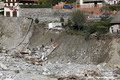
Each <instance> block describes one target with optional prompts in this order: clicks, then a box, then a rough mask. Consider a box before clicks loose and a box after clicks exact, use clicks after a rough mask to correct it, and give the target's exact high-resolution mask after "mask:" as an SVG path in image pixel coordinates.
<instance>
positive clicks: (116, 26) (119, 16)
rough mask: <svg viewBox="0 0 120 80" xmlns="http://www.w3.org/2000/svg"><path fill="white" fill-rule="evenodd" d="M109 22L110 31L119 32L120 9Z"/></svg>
mask: <svg viewBox="0 0 120 80" xmlns="http://www.w3.org/2000/svg"><path fill="white" fill-rule="evenodd" d="M110 24H111V26H110V28H109V32H110V33H120V11H119V12H118V13H117V14H116V15H115V16H114V17H113V19H112V21H111V22H110Z"/></svg>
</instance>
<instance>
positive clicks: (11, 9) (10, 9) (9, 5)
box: [4, 0, 19, 17]
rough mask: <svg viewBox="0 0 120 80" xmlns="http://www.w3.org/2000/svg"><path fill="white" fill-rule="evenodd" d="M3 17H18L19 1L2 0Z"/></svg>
mask: <svg viewBox="0 0 120 80" xmlns="http://www.w3.org/2000/svg"><path fill="white" fill-rule="evenodd" d="M4 16H6V17H19V1H18V0H4Z"/></svg>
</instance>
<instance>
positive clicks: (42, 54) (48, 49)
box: [14, 44, 57, 66]
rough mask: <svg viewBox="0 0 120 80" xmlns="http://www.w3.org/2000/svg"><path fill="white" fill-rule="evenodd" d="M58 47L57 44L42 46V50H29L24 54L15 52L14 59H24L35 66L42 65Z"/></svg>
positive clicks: (23, 52)
mask: <svg viewBox="0 0 120 80" xmlns="http://www.w3.org/2000/svg"><path fill="white" fill-rule="evenodd" d="M56 47H57V44H53V45H51V46H43V45H42V46H41V47H40V48H39V47H37V48H33V49H30V48H27V49H26V50H25V51H22V52H20V51H19V52H15V54H14V58H24V59H25V60H26V61H27V62H28V63H32V64H34V65H41V66H42V62H43V61H46V60H47V56H48V55H50V54H51V53H52V51H53V50H54V49H55V48H56Z"/></svg>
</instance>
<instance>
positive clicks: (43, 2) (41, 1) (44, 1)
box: [38, 0, 47, 4]
mask: <svg viewBox="0 0 120 80" xmlns="http://www.w3.org/2000/svg"><path fill="white" fill-rule="evenodd" d="M46 2H47V0H38V4H45V3H46Z"/></svg>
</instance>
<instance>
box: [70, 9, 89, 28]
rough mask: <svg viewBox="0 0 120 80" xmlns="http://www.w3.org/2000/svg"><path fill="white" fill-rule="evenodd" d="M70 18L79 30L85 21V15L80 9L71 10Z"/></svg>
mask: <svg viewBox="0 0 120 80" xmlns="http://www.w3.org/2000/svg"><path fill="white" fill-rule="evenodd" d="M71 20H72V22H73V24H74V26H76V28H77V29H78V30H81V29H82V28H83V26H84V24H85V23H86V21H87V19H86V17H85V15H84V14H83V13H82V12H81V11H80V10H77V11H73V12H72V16H71Z"/></svg>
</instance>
